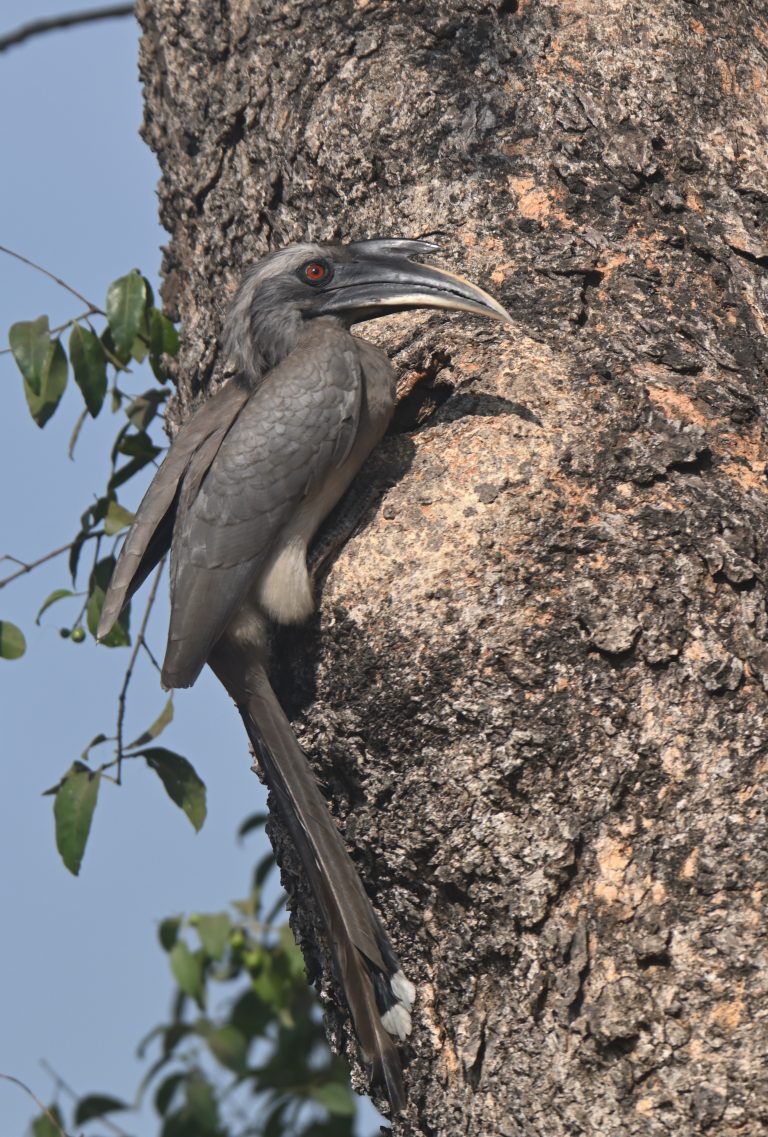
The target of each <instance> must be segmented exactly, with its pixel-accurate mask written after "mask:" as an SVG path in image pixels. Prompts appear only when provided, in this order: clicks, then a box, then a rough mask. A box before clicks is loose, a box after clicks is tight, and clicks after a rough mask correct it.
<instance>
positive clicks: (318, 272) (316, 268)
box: [301, 261, 331, 284]
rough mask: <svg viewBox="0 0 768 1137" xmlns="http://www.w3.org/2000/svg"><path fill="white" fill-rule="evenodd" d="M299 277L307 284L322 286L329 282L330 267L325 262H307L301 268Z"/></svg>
mask: <svg viewBox="0 0 768 1137" xmlns="http://www.w3.org/2000/svg"><path fill="white" fill-rule="evenodd" d="M301 277H302V280H305V281H306V282H307V284H322V283H323V281H324V280H330V277H331V266H330V265H329V264H327V262H326V261H308V262H307V264H305V265H303V266H302V269H301Z"/></svg>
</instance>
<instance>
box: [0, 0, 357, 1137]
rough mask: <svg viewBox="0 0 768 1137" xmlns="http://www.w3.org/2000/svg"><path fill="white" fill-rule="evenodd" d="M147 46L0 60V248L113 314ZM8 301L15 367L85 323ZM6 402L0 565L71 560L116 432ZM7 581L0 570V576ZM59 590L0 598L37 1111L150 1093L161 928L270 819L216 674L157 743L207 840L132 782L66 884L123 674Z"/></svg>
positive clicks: (135, 249)
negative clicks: (83, 635)
mask: <svg viewBox="0 0 768 1137" xmlns="http://www.w3.org/2000/svg"><path fill="white" fill-rule="evenodd" d="M74 7H76V5H75V4H73V3H72V0H66V2H65V3H61V2H59V3H57V2H54V0H34V3H33V4H30V3H29V0H5V3H4V4H3V6H2V16H1V17H0V21H1V22H0V32H3V31H7V30H10V29H12V28H15V27H16V26H17V25H18V24H21V23H24V22H26V21H28V20H29V19H31V18H33V17H34V18H37V17H41V16H45V15H50V14H55V13H57V12H65V11H71V10H72V9H73V8H74ZM136 46H137V30H136V26H135V24H133V22H132V21H129V20H125V19H123V20H117V21H110V22H106V23H100V24H95V25H92V26H91V25H89V26H85V27H80V28H75V29H72V30H67V31H62V32H57V33H53V34H51V35H47V36H45V37H42V38H37V39H33V40H31V41H29V42H28V43H26V44H24V45H22V46H20V47H17V48H14V49H12V50H10V51H8V52H7V53H5V54H3V55H0V103H1V105H2V106H3V116H2V120H1V121H0V139H1V141H0V152H2V154H3V177H2V179H0V244H3V245H7V246H9V247H11V248H12V249H15V250H17V251H18V252H20V253H22V254H23V255H25V256H27V257H29V258H31V259H32V260H35V261H38V262H39V263H41V264H43V265H44V266H45V267H46V268H48V269H50V270H51V271H52V272H54V273H56V274H57V275H59V276H61V277H63V278H64V279H65V280H67V281H68V282H70V283H71V284H72V285H73V286H74V287H75V288H77V289H78V290H79V291H80V292H82V293H83V294H85V295H86V296H88V297H89V298H92V299H93V300H94V301H95V302H96V303H98V304H100V305H102V306H103V303H104V294H105V291H106V287H107V285H108V284H109V282H110V281H111V280H113V279H115V278H116V277H118V276H120V275H122V274H123V273H125V272H127V271H128V270H129V269H131V268H133V267H138V268H140V269H141V270H142V271H143V272H144V274H145V275H146V276H147V277H149V279H150V280H151V281H152V283H153V285H155V286H157V284H158V269H159V263H160V253H159V246H160V245H161V243H162V242H163V241H164V240H165V239H166V235H165V234H164V232H163V230H161V228H160V226H159V223H158V221H157V216H156V214H157V208H156V196H155V184H156V181H157V178H158V169H157V166H156V163H155V160H154V157H153V155H152V154H151V153H150V151H149V150H148V149H147V148H146V147H145V146H144V144H143V143H142V142H141V140H140V138H139V136H138V127H139V123H140V120H141V95H140V89H139V84H138V77H137V68H136ZM0 298H1V303H0V335H1V336H2V340H3V346H6V344H7V329H8V327H9V326H10V325H11V324H12V323H13V322H15V321H17V320H24V319H33V318H35V317H37V316H39V315H41V314H42V313H47V314H48V315H49V316H50V319H51V325H52V326H54V325H56V324H57V323H60V322H62V321H63V320H66V319H68V318H70V317H72V316H74V315H77V314H78V311H79V310H80V309H79V307H78V302H77V301H76V300H75V299H74V298H73V297H71V296H69V295H68V294H67V293H65V292H64V291H62V290H61V289H60V288H58V287H56V286H55V285H54V284H52V283H51V282H49V281H47V280H46V279H45V278H44V277H42V276H40V275H39V274H38V273H35V272H33V271H32V270H31V269H29V268H26V267H25V266H23V265H21V264H18V263H17V262H15V261H12V260H10V259H9V258H7V257H4V256H0ZM70 382H71V380H70ZM149 385H151V380H150V379H149V378H148V379H147V383H146V386H149ZM0 400H2V404H1V405H2V413H1V414H0V464H1V467H2V469H1V472H0V476H1V477H2V485H3V487H4V489H3V493H2V496H1V497H0V534H1V538H0V554H5V553H12V554H13V555H15V556H17V557H20V558H22V559H25V560H33V559H35V558H36V557H38V556H40V555H41V554H43V553H44V552H46V551H47V550H48V549H50V548H53V547H56V546H58V545H61V544H64V543H65V542H67V541H69V540H71V538H72V536H73V534H74V532H75V529H76V526H77V518H78V517H79V515H80V513H81V512H82V511H83V510H84V509H85V508H86V507H87V506H88V504H89V503H90V502H91V500H92V498H93V494H94V491H95V490H96V489H98V488H99V487H100V486H101V485H103V483H104V480H105V472H106V470H105V465H106V464H105V457H104V450H105V441H106V439H108V438H111V437H112V436H113V435H114V433H115V432H116V429H117V426H118V425H119V424H118V422H117V420H115V419H114V418H112V417H111V416H109V415H107V414H103V418H104V420H105V421H104V422H102V421H101V420H99V422H97V423H95V424H94V423H91V422H89V423H88V424H86V429H85V431H84V432H83V436H82V438H81V441H80V444H79V446H78V450H77V454H76V459H75V461H74V462H71V461H69V459H68V458H67V440H68V438H69V434H70V432H71V429H72V426H73V424H74V421H75V418H76V416H77V414H78V413H79V409H80V406H79V405H78V401H79V396H78V395H77V393H76V392H75V391H74V390H68V392H67V394H66V395H65V397H64V400H63V402H62V405H61V406H60V408H59V410H58V412H57V414H56V416H55V417H54V419H53V420H52V421H51V422H50V423H49V424H48V425H47V426H46V428H45V430H43V431H41V430H39V429H38V427H37V426H35V424H34V423H33V422H32V420H31V418H30V417H29V414H28V412H27V409H26V404H25V402H24V397H23V393H22V387H21V380H20V376H19V375H18V373H17V371H16V368H15V365H14V364H13V362H12V360H11V359H10V358H9V356H7V355H3V356H0ZM138 492H139V487H136V488H135V489H132V490H131V494H132V495H134V497H137V496H138ZM126 504H127V505H131V504H135V501H134V502H132V501H129V500H126ZM8 567H9V566H8V565H7V563H6V564H3V565H0V576H5V575H6V571H7V569H8ZM68 584H69V580H68V577H67V572H66V564H65V562H64V560H63V559H62V560H59V561H56V562H53V563H52V564H50V565H47V566H46V567H45V568H44V569H41V570H39V571H38V572H36V573H34V574H32V575H30V576H28V577H25V578H22V579H21V580H20V581H18V582H17V583H16V584H14V585H11V586H10V587H8V588H6V589H4V590H2V591H1V592H0V618H6V619H12V620H14V621H15V622H16V623H18V624H20V625H22V627H23V629H24V631H25V633H26V635H27V640H28V651H27V654H26V656H25V657H24V658H23V659H21V660H20V661H18V662H15V663H9V662H6V661H2V660H0V700H1V706H2V724H3V746H2V758H0V861H1V863H2V865H3V871H2V873H1V874H0V911H2V936H1V938H0V942H1V943H2V949H1V954H0V960H1V966H0V1022H1V1023H2V1030H0V1072H2V1073H5V1074H9V1075H13V1076H15V1077H17V1078H20V1079H22V1080H23V1081H24V1082H26V1083H27V1084H28V1085H29V1086H30V1087H31V1088H32V1089H33V1090H34V1092H35V1093H36V1094H37V1096H38V1097H40V1098H42V1099H43V1100H45V1101H47V1100H49V1098H50V1096H51V1092H52V1088H53V1087H52V1081H51V1079H50V1076H49V1075H48V1074H47V1073H46V1072H45V1071H44V1069H43V1068H42V1067H41V1065H40V1062H41V1059H45V1060H46V1061H47V1062H48V1063H50V1064H51V1066H53V1067H54V1068H55V1069H56V1071H57V1072H58V1073H59V1074H60V1075H61V1077H62V1078H64V1079H65V1080H66V1081H67V1082H68V1083H70V1084H71V1085H72V1086H73V1087H74V1088H75V1090H76V1091H77V1092H78V1093H85V1092H90V1091H105V1092H111V1093H115V1094H117V1095H122V1096H125V1097H127V1098H130V1097H131V1096H132V1094H133V1092H134V1090H135V1088H136V1087H137V1085H138V1082H139V1080H140V1077H141V1074H142V1073H143V1072H144V1067H143V1066H142V1065H141V1064H140V1063H139V1062H138V1060H137V1059H136V1056H135V1048H136V1044H137V1042H138V1041H139V1039H140V1038H141V1037H142V1036H143V1034H144V1033H145V1032H146V1031H147V1030H148V1029H149V1028H151V1027H152V1026H154V1025H155V1023H156V1022H158V1021H159V1019H160V1016H161V1015H162V1014H163V1013H164V1012H165V1010H166V1009H167V1006H168V1002H169V998H170V993H171V982H170V979H169V975H168V971H167V964H166V959H165V956H164V954H163V953H162V951H161V950H160V949H159V947H158V946H157V941H156V937H155V930H156V927H157V924H158V922H159V920H160V919H162V918H163V917H164V916H167V915H171V914H174V913H177V912H182V911H184V912H187V913H189V912H190V911H194V910H199V911H209V910H217V909H219V908H221V907H222V906H223V905H224V904H225V903H226V902H227V901H228V900H231V899H236V898H238V897H240V896H243V895H245V894H246V893H247V891H248V884H249V876H250V871H251V868H252V865H253V864H254V863H255V861H256V860H257V859H258V857H259V856H260V855H261V852H262V850H261V849H260V848H259V847H257V841H258V840H260V839H261V838H253V837H251V838H249V840H248V843H247V844H246V845H245V846H243V845H238V843H237V841H236V838H235V832H236V829H237V826H238V824H239V823H240V822H241V821H242V819H243V817H244V816H246V815H247V814H248V813H250V812H253V811H255V810H258V809H261V808H263V804H264V799H263V792H262V789H261V786H260V785H259V783H258V781H257V780H256V779H255V778H254V776H253V775H252V774H251V773H250V772H249V759H248V752H247V748H246V745H245V740H244V737H243V733H242V728H241V726H240V723H239V719H238V718H237V716H236V714H235V713H234V710H233V708H232V707H231V704H229V701H228V700H227V698H226V697H225V695H224V694H223V692H222V691H221V690H220V689H219V688H218V685H217V684H216V682H215V681H214V680H213V678H212V677H210V676H209V675H208V674H207V673H206V674H204V675H203V676H202V677H201V679H200V680H199V682H198V683H197V685H196V686H195V688H194V690H193V691H191V692H182V693H181V694H180V695H179V696H178V698H177V701H176V719H175V721H174V723H173V724H172V726H171V727H170V728H168V730H167V731H166V733H165V735H164V736H163V738H162V742H163V744H165V745H167V746H169V747H171V748H172V749H175V750H177V751H179V752H180V753H182V754H185V755H186V756H187V757H188V758H189V759H190V761H192V762H193V764H194V765H195V766H196V768H197V770H198V772H199V773H200V774H201V776H202V777H203V779H204V780H205V782H206V784H207V786H208V809H209V815H208V820H207V822H206V824H205V826H204V827H203V830H202V832H201V833H199V834H197V835H196V834H195V833H194V832H193V830H192V828H191V826H190V825H189V823H188V822H187V820H186V818H185V817H184V816H183V815H182V814H181V812H180V811H178V810H177V809H176V808H175V807H174V806H173V805H172V804H171V803H170V802H169V800H168V799H167V798H166V796H165V794H164V792H163V791H162V789H161V787H160V784H159V782H158V781H157V780H156V779H155V777H154V775H152V774H150V773H149V772H148V771H146V770H145V769H144V768H143V767H141V768H140V767H139V764H136V765H135V767H134V768H133V769H128V770H127V771H126V777H125V782H124V785H123V787H122V788H120V789H117V788H114V787H112V786H104V787H103V788H102V791H101V795H100V800H99V805H98V808H97V811H96V816H95V820H94V825H93V830H92V833H91V838H90V842H89V847H88V849H87V852H86V856H85V860H84V863H83V867H82V869H81V873H80V876H79V878H77V879H75V878H74V877H72V876H70V875H69V874H68V873H67V872H66V870H65V869H64V867H63V865H62V864H61V862H60V860H59V857H58V854H57V852H56V849H55V845H54V835H53V821H52V810H51V803H52V799H51V798H49V797H41V791H42V790H44V789H46V788H47V787H49V786H50V785H52V784H53V783H55V782H56V781H57V780H58V778H59V777H60V776H61V774H62V773H63V772H64V771H65V770H66V769H67V768H68V766H69V765H70V763H71V762H72V761H73V759H75V758H77V757H78V756H79V755H80V752H81V751H82V749H83V748H84V746H85V745H86V744H87V743H88V741H89V740H90V738H91V737H92V736H93V735H95V734H96V733H98V732H99V731H102V730H103V731H104V733H107V734H109V733H112V732H113V730H114V719H115V713H116V697H117V692H118V690H119V686H120V683H121V680H122V674H123V670H124V668H125V664H126V660H127V653H126V652H125V651H119V650H114V651H110V650H107V649H104V648H97V647H96V646H95V645H94V644H93V641H92V640H90V637H89V639H88V641H87V642H86V643H84V644H82V645H79V646H78V645H75V644H73V643H72V642H71V641H66V640H63V639H61V638H60V636H59V634H58V629H59V627H60V626H61V625H62V624H63V623H65V622H66V617H67V610H66V608H65V607H64V606H63V605H62V606H60V607H58V608H56V607H54V608H52V609H51V610H50V612H49V613H48V614H46V616H44V617H43V622H42V627H40V628H36V627H35V626H34V616H35V613H36V611H37V609H38V607H39V605H40V603H41V601H42V599H43V598H44V597H45V596H46V595H47V594H48V593H49V592H50V591H51V590H52V589H54V588H57V587H67V586H68ZM161 592H162V593H163V596H164V593H165V589H164V588H162V589H161ZM166 611H167V604H166V602H165V600H164V599H163V602H162V603H161V605H160V607H159V611H158V613H157V618H156V620H155V624H154V628H155V631H154V634H153V635H151V636H150V642H152V643H153V645H154V647H155V649H156V651H157V652H160V651H161V650H162V637H163V634H164V627H165V620H166ZM163 702H164V696H163V694H162V692H161V691H160V689H159V685H158V682H157V678H156V676H155V675H154V674H153V673H151V672H150V671H149V669H148V668H140V670H139V673H138V675H137V678H136V681H135V684H134V686H133V688H132V691H131V700H130V705H129V711H128V727H127V733H128V736H129V737H133V736H135V735H137V734H138V733H139V732H140V731H141V730H142V729H143V728H144V727H146V726H147V725H148V724H149V723H150V722H151V721H152V719H153V718H154V717H155V715H156V714H157V713H158V712H159V711H160V709H161V708H162V705H163ZM35 1112H36V1110H35V1107H34V1105H33V1104H32V1103H31V1102H30V1101H29V1100H28V1099H27V1098H26V1097H25V1095H23V1094H22V1092H21V1091H20V1090H19V1089H17V1088H16V1087H13V1086H11V1085H10V1084H9V1083H7V1082H2V1081H0V1118H2V1128H1V1131H2V1135H3V1137H15V1135H16V1134H18V1135H19V1137H21V1135H22V1134H23V1133H24V1132H25V1131H26V1127H27V1124H28V1122H29V1119H30V1118H31V1117H32V1116H33V1115H34V1113H35ZM367 1116H368V1118H369V1119H370V1118H371V1117H372V1114H371V1113H370V1112H369V1113H368V1115H367ZM129 1129H130V1131H131V1133H135V1134H136V1137H149V1135H150V1134H152V1133H154V1131H155V1127H154V1125H153V1124H152V1121H151V1115H150V1114H148V1113H146V1114H144V1115H143V1117H142V1118H140V1119H139V1120H138V1121H137V1122H136V1123H131V1124H130V1125H129Z"/></svg>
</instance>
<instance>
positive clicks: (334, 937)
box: [210, 653, 415, 1112]
mask: <svg viewBox="0 0 768 1137" xmlns="http://www.w3.org/2000/svg"><path fill="white" fill-rule="evenodd" d="M210 662H211V664H212V666H214V670H216V671H217V673H218V674H219V678H221V679H222V680H224V679H225V676H224V674H222V673H221V672H220V669H219V668H217V667H216V659H215V653H214V658H212V659H211V660H210ZM249 670H250V673H249V675H248V681H247V693H245V694H244V695H242V693H241V696H242V697H241V698H238V697H237V695H236V694H235V693H234V692H233V691H232V690H231V684H230V683H228V682H225V686H226V687H227V689H228V690H229V691H230V694H233V695H234V697H235V701H236V703H237V705H238V710H239V711H240V714H241V716H242V718H243V722H244V724H245V728H246V731H247V732H248V736H249V738H250V740H251V743H252V745H253V748H254V751H255V752H256V755H257V757H258V759H259V761H260V763H261V767H262V770H263V772H264V777H265V779H266V782H267V785H268V786H269V788H270V790H271V791H272V793H273V795H274V797H275V799H276V801H277V805H278V808H279V811H280V815H281V818H282V819H283V821H284V822H285V824H286V826H287V828H288V831H289V832H290V835H291V838H292V839H293V842H294V844H295V846H296V850H297V852H298V854H299V857H300V858H301V862H302V865H303V868H304V871H305V872H306V874H307V878H308V880H309V884H310V886H311V889H312V892H313V894H314V896H315V898H316V900H317V902H318V905H319V908H320V912H321V914H322V918H323V923H324V925H325V930H326V933H327V936H328V941H329V945H330V948H331V952H332V955H333V961H334V965H335V969H336V972H337V976H338V979H339V981H340V983H341V985H342V987H343V990H344V995H345V998H346V1000H347V1003H348V1005H349V1010H350V1013H351V1015H352V1021H353V1023H354V1027H355V1032H356V1034H357V1037H358V1039H359V1042H360V1046H361V1048H362V1051H363V1055H364V1057H365V1060H366V1062H367V1063H368V1064H369V1065H370V1067H371V1073H372V1078H373V1080H374V1081H375V1082H376V1083H378V1084H380V1085H381V1086H382V1087H383V1088H384V1089H385V1090H386V1093H387V1097H388V1098H389V1101H390V1103H391V1105H392V1108H393V1110H394V1111H395V1112H398V1111H400V1110H402V1109H404V1108H405V1101H406V1098H405V1089H404V1086H403V1077H402V1068H401V1064H400V1056H399V1054H398V1051H397V1047H396V1046H395V1044H394V1042H393V1041H392V1038H391V1037H390V1033H391V1034H395V1035H397V1036H398V1037H400V1038H401V1039H404V1038H406V1037H407V1035H408V1034H409V1033H410V1030H411V1016H410V1012H411V1007H412V1006H413V1001H414V998H415V988H414V986H413V984H412V983H410V982H409V981H408V980H407V979H406V978H405V976H404V975H403V972H402V969H401V967H400V963H399V961H398V959H397V956H396V955H395V952H394V950H393V948H392V946H391V944H390V943H389V940H388V939H387V936H386V933H385V932H384V929H383V928H382V926H381V924H380V923H379V920H378V919H377V917H376V914H375V913H374V911H373V908H372V907H371V902H370V900H369V899H368V896H367V894H366V892H365V890H364V888H363V886H362V883H361V881H360V878H359V876H358V875H357V871H356V870H355V867H354V865H353V863H352V861H351V860H350V857H349V854H348V853H347V850H346V848H345V846H344V842H343V840H342V838H341V835H340V833H339V831H338V829H337V828H336V826H335V824H334V822H333V819H332V818H331V815H330V813H329V812H328V807H327V804H326V802H325V800H324V798H323V797H322V795H321V793H320V790H319V788H318V785H317V782H316V781H315V778H314V776H313V774H312V771H311V769H310V767H309V764H308V762H307V759H306V756H305V754H304V752H303V750H302V749H301V747H300V746H299V744H298V742H297V741H296V738H295V736H294V734H293V731H292V730H291V727H290V723H289V722H288V719H287V718H286V716H285V714H284V712H283V710H282V708H281V706H280V704H279V702H278V700H277V697H276V696H275V693H274V691H273V690H272V687H271V685H270V683H269V679H268V678H267V675H266V672H265V671H264V669H263V667H261V666H260V665H257V666H256V667H253V666H252V667H251V668H250V669H249ZM244 686H245V685H244Z"/></svg>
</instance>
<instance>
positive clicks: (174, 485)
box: [98, 380, 250, 638]
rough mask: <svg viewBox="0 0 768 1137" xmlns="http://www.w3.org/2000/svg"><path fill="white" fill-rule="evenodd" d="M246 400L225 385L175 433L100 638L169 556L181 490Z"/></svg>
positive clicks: (123, 562) (243, 391)
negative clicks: (160, 563)
mask: <svg viewBox="0 0 768 1137" xmlns="http://www.w3.org/2000/svg"><path fill="white" fill-rule="evenodd" d="M249 394H250V391H249V390H248V388H247V387H245V386H243V385H242V384H240V383H238V382H237V381H234V380H232V381H230V382H229V383H227V384H226V385H225V386H224V387H222V388H221V390H220V391H218V392H217V393H216V394H215V395H214V396H213V397H212V398H210V399H209V400H208V401H207V402H206V403H204V404H203V406H202V407H200V409H199V410H198V411H196V412H195V414H193V415H192V416H191V418H189V419H188V420H187V422H185V423H184V425H183V426H182V427H181V429H180V430H179V432H178V434H177V435H176V437H175V439H174V440H173V443H172V444H171V447H170V449H169V451H168V453H167V454H166V456H165V459H164V461H163V463H162V465H161V466H160V469H159V470H158V471H157V473H156V474H155V476H154V478H153V479H152V482H151V484H150V486H149V489H148V490H147V492H146V493H145V495H144V498H143V499H142V502H141V505H140V506H139V508H138V510H137V512H136V516H135V518H134V521H133V525H132V526H131V528H130V530H129V532H128V536H127V537H126V539H125V541H124V542H123V547H122V549H121V551H120V556H119V557H118V560H117V564H116V566H115V571H114V572H113V574H112V580H111V581H110V584H109V589H108V591H107V595H106V597H105V599H104V605H103V607H102V610H101V618H100V620H99V627H98V636H99V638H101V637H102V636H105V635H106V634H107V632H108V631H109V630H110V628H111V627H112V625H113V624H114V622H115V620H116V619H117V617H118V616H119V615H120V613H121V612H122V610H123V608H124V607H125V605H126V604H127V603H128V601H129V600H130V598H131V596H132V595H133V593H134V592H135V591H136V589H137V588H139V586H140V585H141V584H142V583H143V581H144V580H145V579H146V578H147V576H148V575H149V573H150V572H151V571H152V569H153V568H154V567H155V565H156V564H158V563H159V561H160V560H161V559H162V558H163V557H164V556H165V554H166V553H167V552H168V549H169V547H170V544H171V535H172V532H173V523H174V515H175V513H176V508H177V504H178V500H179V494H180V489H181V486H182V484H183V483H186V482H190V483H192V484H194V485H196V486H199V485H200V482H201V480H202V479H203V477H204V476H205V473H206V471H207V469H208V467H209V466H210V464H211V462H212V461H213V459H214V457H215V456H216V452H217V451H218V449H219V446H220V445H221V443H222V440H223V439H224V437H225V436H226V433H227V431H228V430H229V428H230V427H231V426H232V423H233V422H234V421H235V419H236V418H237V415H238V413H239V411H240V409H241V408H242V406H243V404H244V403H245V402H246V400H247V399H248V396H249Z"/></svg>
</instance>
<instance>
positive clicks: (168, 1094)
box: [155, 1074, 186, 1117]
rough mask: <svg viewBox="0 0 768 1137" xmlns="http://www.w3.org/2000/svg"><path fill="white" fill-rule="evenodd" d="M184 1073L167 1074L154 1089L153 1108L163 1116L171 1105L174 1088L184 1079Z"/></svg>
mask: <svg viewBox="0 0 768 1137" xmlns="http://www.w3.org/2000/svg"><path fill="white" fill-rule="evenodd" d="M185 1077H186V1074H169V1075H168V1077H167V1078H164V1079H163V1081H162V1082H161V1083H160V1085H159V1086H158V1087H157V1090H156V1091H155V1109H156V1111H157V1112H158V1113H159V1114H160V1116H161V1117H164V1116H165V1114H166V1113H167V1112H168V1110H169V1109H170V1107H171V1103H172V1102H173V1098H174V1095H175V1093H176V1090H177V1089H178V1088H179V1086H180V1084H181V1083H182V1082H183V1081H184V1079H185Z"/></svg>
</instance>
